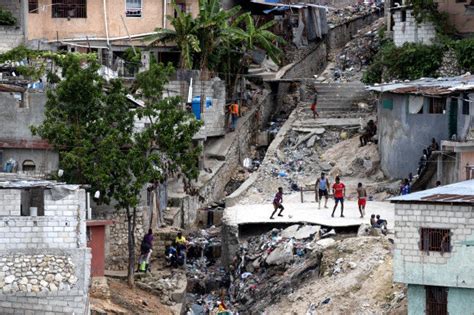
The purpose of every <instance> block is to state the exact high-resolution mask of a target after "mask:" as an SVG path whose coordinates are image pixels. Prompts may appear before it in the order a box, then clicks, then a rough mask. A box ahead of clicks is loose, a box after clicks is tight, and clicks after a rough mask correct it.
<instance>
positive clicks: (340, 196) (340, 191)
mask: <svg viewBox="0 0 474 315" xmlns="http://www.w3.org/2000/svg"><path fill="white" fill-rule="evenodd" d="M332 192H333V194H334V200H335V201H336V204H335V205H334V209H333V210H332V214H331V217H333V218H334V212H335V211H336V208H337V204H338V203H339V202H340V203H341V218H344V196H345V195H346V186H345V185H344V184H343V183H341V179H340V178H339V176H337V177H336V183H335V184H334V185H332Z"/></svg>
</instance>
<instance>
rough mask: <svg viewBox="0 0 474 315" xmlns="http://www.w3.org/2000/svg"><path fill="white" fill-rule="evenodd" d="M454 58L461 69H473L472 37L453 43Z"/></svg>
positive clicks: (473, 47)
mask: <svg viewBox="0 0 474 315" xmlns="http://www.w3.org/2000/svg"><path fill="white" fill-rule="evenodd" d="M453 48H454V52H455V54H456V59H457V60H458V64H459V66H461V68H462V69H463V70H467V71H470V72H473V71H474V38H466V39H462V40H459V41H457V42H455V43H454V44H453Z"/></svg>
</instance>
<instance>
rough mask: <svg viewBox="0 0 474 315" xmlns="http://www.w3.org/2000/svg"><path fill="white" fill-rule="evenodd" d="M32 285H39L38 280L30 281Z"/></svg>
mask: <svg viewBox="0 0 474 315" xmlns="http://www.w3.org/2000/svg"><path fill="white" fill-rule="evenodd" d="M30 283H31V284H38V279H31V280H30Z"/></svg>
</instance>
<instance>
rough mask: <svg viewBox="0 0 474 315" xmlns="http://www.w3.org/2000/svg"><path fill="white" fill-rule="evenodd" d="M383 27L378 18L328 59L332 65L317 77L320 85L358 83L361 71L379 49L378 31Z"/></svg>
mask: <svg viewBox="0 0 474 315" xmlns="http://www.w3.org/2000/svg"><path fill="white" fill-rule="evenodd" d="M383 27H384V20H383V18H380V19H378V20H377V21H375V22H374V23H372V24H371V25H369V26H367V27H365V28H363V29H360V30H359V31H358V32H357V34H356V35H354V38H353V39H352V40H351V41H349V42H347V44H346V45H345V46H344V48H342V49H341V50H340V51H339V52H337V53H336V54H334V55H333V56H331V57H330V58H331V59H332V61H333V63H332V64H330V65H329V66H328V67H327V69H326V71H325V72H324V73H322V74H321V75H320V76H318V78H317V81H318V82H321V83H330V82H352V81H359V80H360V79H361V78H362V74H363V71H364V70H365V69H366V68H367V66H368V65H369V64H370V62H371V60H372V58H373V57H374V56H375V54H377V52H378V50H379V49H380V46H381V40H382V38H381V36H380V35H381V34H380V30H381V29H382V28H383Z"/></svg>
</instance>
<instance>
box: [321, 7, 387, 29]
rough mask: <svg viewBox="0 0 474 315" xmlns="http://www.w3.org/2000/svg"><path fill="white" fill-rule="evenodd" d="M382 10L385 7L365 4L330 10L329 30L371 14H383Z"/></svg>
mask: <svg viewBox="0 0 474 315" xmlns="http://www.w3.org/2000/svg"><path fill="white" fill-rule="evenodd" d="M382 6H383V4H382ZM382 9H383V7H381V6H377V5H372V4H365V3H363V2H362V3H355V4H353V5H349V6H345V7H343V8H337V9H335V10H329V11H328V14H327V20H328V26H329V28H333V27H336V26H338V25H341V24H344V23H346V22H349V21H352V20H355V19H357V18H358V17H361V16H365V15H368V14H370V13H373V12H381V10H382ZM381 14H382V13H381Z"/></svg>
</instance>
